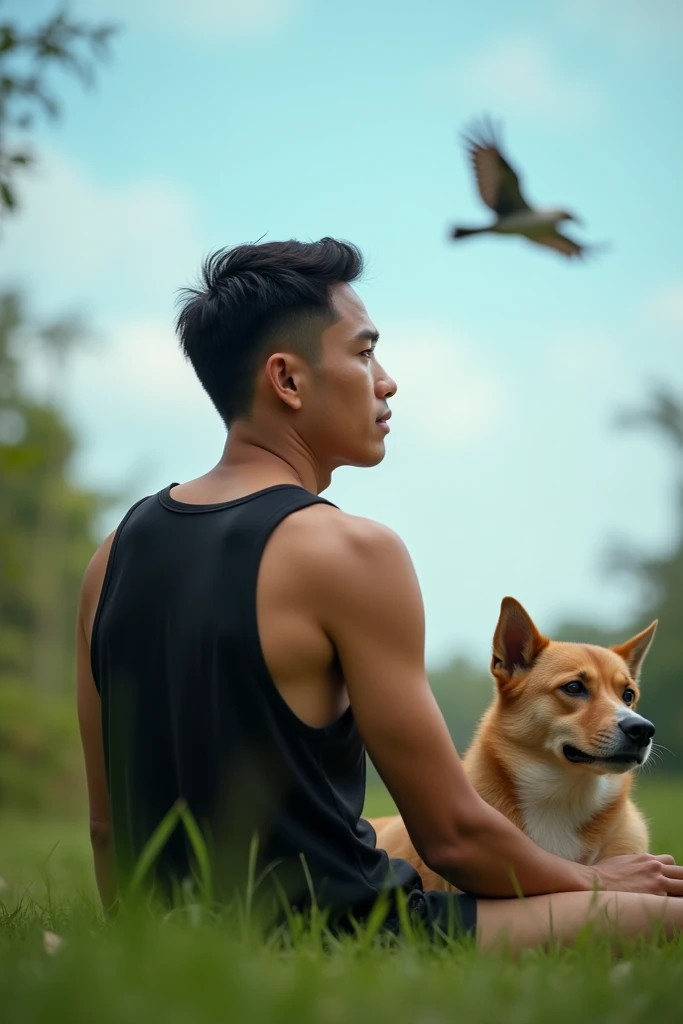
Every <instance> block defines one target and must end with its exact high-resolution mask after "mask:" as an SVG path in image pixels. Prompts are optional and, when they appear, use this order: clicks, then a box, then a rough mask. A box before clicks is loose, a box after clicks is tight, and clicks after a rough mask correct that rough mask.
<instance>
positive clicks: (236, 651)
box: [78, 238, 683, 948]
mask: <svg viewBox="0 0 683 1024" xmlns="http://www.w3.org/2000/svg"><path fill="white" fill-rule="evenodd" d="M361 270H362V259H361V255H360V253H359V252H358V251H357V250H356V249H355V248H354V247H353V246H351V245H349V244H347V243H343V242H338V241H335V240H334V239H330V238H324V239H322V240H321V241H319V242H315V243H311V244H303V243H299V242H294V241H290V242H272V243H266V244H260V245H244V246H238V247H237V248H234V249H232V250H229V251H221V252H218V253H216V254H215V255H214V256H212V257H211V258H210V259H208V260H207V261H206V263H205V265H204V273H203V284H202V287H201V288H200V289H198V290H193V291H190V292H188V294H187V295H186V302H185V305H184V307H183V308H182V311H181V313H180V316H179V319H178V331H179V335H180V340H181V344H182V347H183V350H184V352H185V354H186V355H187V357H188V359H189V360H190V362H191V363H192V365H193V367H194V369H195V372H196V373H197V376H198V377H199V380H200V381H201V383H202V385H203V387H204V388H205V390H206V392H207V394H208V395H209V397H210V398H211V400H212V401H213V403H214V405H215V406H216V408H217V410H218V412H219V413H220V414H221V416H222V418H223V420H224V422H225V424H226V426H227V427H228V428H229V434H228V438H227V442H226V444H225V449H224V451H223V454H222V456H221V458H220V461H219V462H218V464H217V465H216V466H214V468H213V469H211V470H209V472H208V473H206V474H205V475H203V476H201V477H199V478H198V479H196V480H192V481H190V482H189V483H184V484H180V485H178V484H172V485H171V486H169V487H166V488H165V489H164V490H162V491H161V492H160V493H159V494H157V495H152V496H150V497H147V498H145V499H143V500H142V501H141V502H139V503H138V504H137V505H136V506H134V508H133V509H132V510H131V511H130V512H129V513H128V515H127V516H126V517H125V518H124V520H123V522H122V524H121V525H120V526H119V528H118V530H117V531H116V533H115V534H112V536H110V537H108V538H107V540H106V541H105V542H104V544H103V545H102V547H101V548H100V549H99V550H98V552H97V553H96V554H95V556H94V557H93V559H92V561H91V563H90V565H89V566H88V568H87V570H86V573H85V577H84V581H83V588H82V597H81V604H80V611H79V618H78V709H79V719H80V726H81V735H82V741H83V749H84V755H85V764H86V772H87V778H88V788H89V799H90V820H91V836H92V844H93V850H94V858H95V870H96V876H97V882H98V886H99V889H100V893H101V896H102V900H103V902H104V904H105V906H110V905H112V904H113V903H114V901H115V899H116V894H117V886H118V885H119V883H120V881H121V880H122V879H124V880H125V877H126V875H127V874H128V873H129V872H130V870H131V869H132V865H133V864H134V862H135V860H136V858H137V857H139V855H140V852H141V850H142V848H143V846H144V844H145V842H146V841H147V839H148V838H149V836H150V835H151V834H152V832H153V831H154V829H155V828H156V826H157V825H158V823H159V821H160V820H161V819H162V818H163V816H164V815H165V814H166V812H167V811H168V810H169V809H170V808H171V807H172V805H173V804H174V802H175V801H176V800H177V799H179V798H183V799H184V800H185V801H186V802H187V805H188V806H189V808H190V810H191V811H192V813H193V815H194V817H195V818H196V819H197V821H199V823H200V825H201V827H202V829H203V831H204V835H205V837H206V840H207V843H208V845H209V848H210V850H211V855H212V864H213V870H214V873H215V876H216V885H217V890H218V892H219V894H220V896H221V898H222V899H223V898H224V899H230V898H231V897H232V895H234V891H235V887H237V889H238V890H239V886H240V884H242V882H243V881H244V878H245V876H246V872H247V864H248V861H249V844H250V842H251V840H252V838H254V837H255V838H256V840H257V843H258V858H257V870H259V871H260V870H261V869H263V870H265V872H266V880H265V882H263V883H262V885H261V887H260V891H261V892H262V893H264V894H265V893H275V894H278V893H279V894H280V896H282V897H283V898H284V899H285V900H286V901H288V902H289V903H290V905H292V906H294V907H305V906H306V905H307V904H308V902H309V901H310V899H311V898H312V897H315V899H316V901H317V903H318V904H319V905H320V906H322V907H324V908H325V909H326V910H327V911H328V912H329V914H330V920H331V921H333V922H336V923H337V924H338V925H339V926H340V927H343V926H344V922H348V918H349V917H350V916H352V917H354V918H356V919H360V920H362V919H363V918H364V917H366V915H367V914H368V913H369V911H370V909H371V907H372V906H373V904H374V903H375V901H376V899H377V897H378V894H379V893H385V894H386V897H387V900H388V903H387V907H388V913H389V918H388V927H392V928H394V929H396V928H397V927H398V921H399V917H398V916H397V915H396V912H395V911H396V904H397V899H396V893H397V892H398V891H401V892H404V893H406V894H407V895H408V896H409V903H408V906H409V909H410V912H411V913H413V914H414V915H415V917H416V918H419V919H420V920H422V921H423V922H424V923H425V924H426V925H427V927H428V928H432V929H437V928H442V927H444V926H445V925H446V924H447V923H450V924H452V923H453V922H455V923H456V925H457V927H459V928H460V929H462V931H464V932H473V933H475V934H476V936H477V940H478V942H479V943H480V944H481V945H482V946H484V947H490V946H492V945H494V944H496V943H498V942H500V941H503V940H505V941H507V942H509V943H510V944H511V945H512V946H513V947H515V948H521V947H524V946H528V945H536V944H539V943H543V942H546V941H547V940H548V939H549V936H550V934H551V930H552V933H553V937H554V940H555V941H560V942H571V941H572V940H573V939H574V937H575V936H576V935H577V934H578V932H579V930H580V929H581V928H582V927H583V926H584V924H585V923H586V921H587V920H589V919H593V920H595V922H596V925H597V926H598V927H603V928H608V927H609V926H610V922H611V921H613V920H614V919H615V918H616V916H617V914H618V919H619V930H620V932H621V934H622V935H635V934H642V933H649V932H650V930H651V929H652V928H653V927H654V926H655V925H656V924H657V923H658V922H663V923H664V926H665V927H666V928H667V929H668V930H669V931H670V932H671V931H673V930H674V929H675V928H676V927H680V926H681V925H683V901H682V902H679V901H677V900H671V901H667V900H666V899H665V898H664V897H666V896H667V895H668V896H679V895H683V869H681V868H680V867H677V866H676V865H675V864H674V862H673V858H671V857H668V856H660V857H655V856H647V855H646V856H633V857H618V858H615V859H613V860H611V861H604V862H602V863H600V864H598V865H596V866H595V867H593V868H586V867H584V866H581V865H578V864H574V863H571V862H569V861H565V860H563V859H561V858H559V857H556V856H554V855H551V854H549V853H546V852H545V851H544V850H542V849H541V848H539V847H538V846H536V845H535V844H534V843H533V842H532V841H531V840H530V839H528V838H527V837H526V836H525V835H524V834H523V833H522V832H520V831H519V830H518V829H517V828H516V827H514V826H513V825H512V824H511V823H510V822H509V821H508V820H507V819H506V818H504V817H503V816H502V815H501V814H499V813H498V812H497V811H495V810H494V809H493V808H491V807H490V806H489V805H488V804H486V803H485V802H484V801H483V800H482V799H481V798H480V797H479V796H478V795H477V793H476V792H475V791H474V790H473V788H472V786H471V785H470V783H469V782H468V780H467V778H466V776H465V774H464V772H463V769H462V766H461V763H460V760H459V758H458V754H457V753H456V751H455V749H454V747H453V744H452V741H451V739H450V736H449V734H448V731H447V729H446V725H445V723H444V720H443V717H442V715H441V713H440V711H439V708H438V706H437V704H436V702H435V700H434V697H433V694H432V691H431V689H430V686H429V683H428V680H427V676H426V672H425V665H424V618H423V608H422V601H421V596H420V590H419V587H418V583H417V580H416V577H415V573H414V570H413V567H412V564H411V561H410V558H409V556H408V554H407V552H406V550H405V548H404V546H403V544H402V543H401V541H400V540H399V539H398V537H396V536H395V535H394V534H393V533H392V532H391V531H390V530H388V529H386V528H385V527H383V526H380V525H378V524H377V523H374V522H371V521H368V520H365V519H359V518H356V517H354V516H349V515H346V514H345V513H344V512H342V511H340V510H339V509H338V508H336V507H335V506H333V505H331V504H330V503H329V502H326V501H325V500H324V499H322V498H320V497H319V495H320V494H321V492H323V491H324V490H325V489H326V488H327V487H328V486H329V484H330V480H331V476H332V473H333V471H334V470H335V469H337V468H338V467H339V466H365V467H371V466H375V465H377V464H378V463H379V462H381V460H382V459H383V457H384V453H385V442H386V437H387V434H388V432H389V422H388V420H389V416H390V411H389V405H388V403H389V400H390V399H391V398H392V397H393V396H394V394H395V393H396V384H395V382H394V381H393V380H392V379H391V377H390V376H389V375H388V373H387V372H386V371H385V370H384V368H383V367H382V366H381V364H380V363H379V361H378V358H377V353H376V344H377V339H378V333H377V330H376V328H375V326H374V325H373V323H372V322H371V320H370V319H369V316H368V313H367V311H366V309H365V307H364V305H363V303H362V302H361V300H360V299H359V297H358V295H357V294H356V292H355V291H354V290H353V288H352V287H351V283H352V282H353V281H355V280H356V279H357V278H358V277H359V275H360V273H361ZM406 483H407V485H409V481H407V482H406ZM425 501H426V502H427V503H428V496H425ZM427 514H428V510H427ZM364 746H365V747H366V748H367V750H368V752H369V754H370V756H371V758H372V760H373V762H374V763H375V765H376V766H377V769H378V771H379V773H380V774H381V776H382V778H383V779H384V781H385V783H386V785H387V788H388V789H389V791H390V793H391V794H392V796H393V797H394V799H395V801H396V804H397V806H398V809H399V811H400V813H401V814H402V816H403V818H404V820H405V822H406V825H407V828H408V831H409V833H410V837H411V839H412V841H413V843H414V845H415V847H416V849H417V850H418V851H419V853H420V855H421V856H422V857H423V859H424V861H425V862H426V863H427V864H428V865H429V866H430V867H432V868H433V869H434V870H435V871H437V872H438V873H439V874H441V875H443V876H445V877H446V878H448V879H449V880H450V881H451V882H452V883H453V884H454V886H457V887H458V889H460V890H462V891H463V893H464V894H469V895H463V894H457V893H427V894H423V893H421V892H420V888H421V885H420V879H419V876H418V875H417V873H416V872H415V871H414V869H413V868H412V867H411V866H410V865H408V864H407V863H405V862H402V861H400V860H394V861H392V862H391V863H390V862H389V861H388V858H387V855H386V853H384V852H383V851H381V850H377V849H376V847H375V841H374V840H375V837H374V834H373V832H372V829H371V828H370V827H369V826H368V824H367V823H366V822H363V821H362V820H361V818H360V815H361V811H362V807H363V800H364V792H365V775H364ZM191 869H192V855H191V851H190V848H189V844H188V843H187V841H186V838H185V835H184V833H183V830H182V828H180V827H178V828H177V829H176V830H175V832H174V833H173V835H172V836H171V838H170V840H169V842H168V843H167V844H166V846H165V847H164V850H163V852H162V854H161V856H160V858H159V861H158V864H157V867H156V873H155V877H156V884H157V886H158V887H159V889H160V891H162V892H164V891H165V892H170V891H171V887H172V885H173V883H174V881H175V882H178V881H181V880H182V878H183V877H185V876H186V875H188V874H189V873H190V871H191ZM270 881H272V883H273V884H272V886H271V885H269V882H270ZM516 886H518V887H519V888H520V889H521V891H522V892H523V893H524V894H525V896H527V897H528V898H527V899H525V900H519V899H510V898H509V897H513V896H514V895H515V892H516ZM595 889H599V890H600V892H598V893H596V892H594V890H595ZM311 890H312V892H311ZM268 898H271V897H268ZM266 903H267V899H266V896H265V895H264V906H265V905H266ZM551 922H552V923H551Z"/></svg>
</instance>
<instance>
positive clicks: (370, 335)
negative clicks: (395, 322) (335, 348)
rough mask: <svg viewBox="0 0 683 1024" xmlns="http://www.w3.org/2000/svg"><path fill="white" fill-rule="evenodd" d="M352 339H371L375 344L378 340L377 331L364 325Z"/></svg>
mask: <svg viewBox="0 0 683 1024" xmlns="http://www.w3.org/2000/svg"><path fill="white" fill-rule="evenodd" d="M353 340H354V341H371V342H372V343H373V344H375V345H376V344H377V342H378V341H379V331H372V330H370V328H369V327H364V328H363V330H362V331H359V332H358V334H356V336H355V337H354V339H353Z"/></svg>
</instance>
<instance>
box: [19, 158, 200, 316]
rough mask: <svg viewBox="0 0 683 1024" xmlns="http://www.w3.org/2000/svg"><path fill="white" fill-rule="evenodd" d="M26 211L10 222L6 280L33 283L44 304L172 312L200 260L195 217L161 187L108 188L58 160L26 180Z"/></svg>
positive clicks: (174, 191) (45, 162) (178, 194)
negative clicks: (179, 290) (181, 287)
mask: <svg viewBox="0 0 683 1024" xmlns="http://www.w3.org/2000/svg"><path fill="white" fill-rule="evenodd" d="M21 201H22V209H21V211H20V213H19V215H18V216H17V217H16V218H15V219H9V220H7V221H6V226H5V229H4V234H5V237H4V239H3V245H2V247H1V249H0V272H2V274H3V276H4V278H5V280H8V279H9V280H11V281H15V282H19V283H22V282H27V283H28V284H30V286H31V292H32V297H34V296H35V300H36V301H37V302H39V303H40V304H41V305H46V304H47V305H48V306H50V307H51V308H52V310H53V312H54V311H61V310H63V309H64V306H65V304H69V303H71V304H75V305H78V306H83V305H85V307H86V309H87V307H89V306H97V308H98V309H99V310H104V311H106V314H107V315H109V316H110V315H111V313H112V310H117V309H120V308H121V306H122V305H123V306H124V307H127V308H130V307H132V308H138V309H140V308H141V309H145V308H152V307H154V306H156V307H159V308H167V309H170V308H172V303H173V300H174V294H175V290H176V289H177V287H178V286H179V285H182V284H184V283H185V282H186V281H187V280H188V279H191V278H192V276H193V274H194V273H195V271H196V267H197V262H198V256H199V254H200V253H201V246H200V242H199V234H198V230H197V221H198V215H197V213H196V212H195V209H194V206H193V204H192V202H191V200H190V199H189V198H188V196H187V195H186V194H185V193H184V192H182V191H181V190H180V189H178V188H177V187H175V186H173V185H171V184H169V183H168V182H164V181H138V182H131V183H128V184H116V185H114V184H110V183H102V182H98V181H96V180H94V179H93V178H92V177H90V176H89V175H88V174H87V173H86V172H85V171H84V170H83V168H81V167H79V166H78V165H77V164H75V163H73V162H72V161H70V160H68V159H67V158H65V157H64V156H62V155H59V154H57V153H54V152H51V153H45V154H44V155H43V159H42V161H41V163H40V166H39V167H38V168H37V170H36V172H35V174H33V175H32V176H30V177H29V178H27V179H25V180H24V184H23V187H22V191H21Z"/></svg>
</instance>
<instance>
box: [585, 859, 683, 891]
mask: <svg viewBox="0 0 683 1024" xmlns="http://www.w3.org/2000/svg"><path fill="white" fill-rule="evenodd" d="M589 871H590V872H591V874H592V877H593V884H594V885H595V887H596V888H598V889H602V890H603V891H605V892H639V893H651V894H652V895H653V896H683V867H681V866H679V865H678V864H676V861H675V860H674V859H673V857H671V856H670V855H669V854H668V853H661V854H657V855H655V854H652V853H637V854H625V855H622V856H620V857H610V858H609V859H608V860H601V861H599V862H598V863H597V864H596V865H595V866H594V867H592V868H590V869H589Z"/></svg>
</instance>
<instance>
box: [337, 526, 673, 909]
mask: <svg viewBox="0 0 683 1024" xmlns="http://www.w3.org/2000/svg"><path fill="white" fill-rule="evenodd" d="M324 561H325V563H326V564H324V565H321V569H322V570H323V571H325V572H326V573H327V579H328V580H329V579H333V580H334V586H333V587H330V586H329V585H328V587H327V588H325V590H324V595H325V596H324V601H323V606H322V607H323V615H324V622H323V626H324V628H325V630H326V631H327V633H328V635H329V636H330V637H331V639H332V641H333V643H334V644H335V647H336V650H337V652H338V654H339V658H340V661H341V665H342V669H343V672H344V678H345V680H346V684H347V687H348V691H349V696H350V700H351V704H352V707H353V710H354V716H355V719H356V723H357V725H358V729H359V731H360V733H361V736H362V738H363V740H364V742H365V744H366V747H367V749H368V753H369V754H370V757H371V758H372V760H373V762H374V764H375V766H376V767H377V770H378V772H379V773H380V775H381V777H382V779H383V780H384V782H385V784H386V786H387V788H388V790H389V792H390V793H391V795H392V797H393V798H394V800H395V801H396V805H397V807H398V809H399V811H400V813H401V815H402V817H403V819H404V821H405V824H406V827H407V829H408V833H409V835H410V838H411V840H412V842H413V845H414V846H415V849H416V850H417V851H418V853H419V854H420V856H421V857H422V859H423V860H424V862H425V863H426V864H427V865H428V866H429V867H430V868H431V869H432V870H434V871H436V872H437V873H438V874H440V875H442V876H444V877H445V878H446V879H448V880H449V881H450V882H452V883H453V884H454V885H455V886H457V887H458V888H460V889H464V890H465V891H468V892H472V893H475V894H478V895H482V896H512V895H514V894H515V892H516V891H518V888H519V889H521V891H522V892H523V893H524V894H526V895H537V894H543V893H552V892H570V891H579V890H588V889H591V888H593V886H594V885H595V884H596V883H597V884H598V885H599V886H600V887H602V888H617V889H623V890H631V891H641V892H665V891H666V892H671V893H672V894H674V892H675V893H676V894H678V889H681V891H683V888H682V886H683V883H681V881H680V877H679V876H680V874H681V869H679V868H676V867H675V866H673V867H671V868H668V867H666V865H665V864H663V862H662V861H659V860H656V859H655V858H649V857H647V856H645V857H643V858H640V859H638V858H630V857H627V858H618V859H617V860H619V862H620V863H619V864H617V863H616V861H612V862H604V864H605V870H604V871H603V872H602V874H601V873H600V872H601V869H600V868H587V867H584V866H583V865H579V864H575V863H574V862H571V861H567V860H564V859H563V858H561V857H557V856H555V855H553V854H550V853H547V852H546V851H545V850H543V849H541V848H540V847H539V846H537V845H536V844H535V843H534V842H533V841H532V840H531V839H529V838H528V837H527V836H526V835H525V834H524V833H523V832H521V831H520V830H519V829H518V828H517V827H516V826H515V825H513V824H512V823H511V822H510V821H509V820H508V819H507V818H505V817H504V815H502V814H500V813H499V812H498V811H497V810H495V809H494V808H493V807H491V806H490V805H489V804H487V803H486V802H485V801H484V800H483V799H482V798H481V797H480V796H479V795H478V793H477V792H476V790H475V789H474V788H473V786H472V784H471V783H470V781H469V779H468V778H467V775H466V774H465V771H464V768H463V765H462V762H461V761H460V758H459V757H458V754H457V752H456V750H455V747H454V745H453V742H452V740H451V737H450V735H449V733H448V729H447V727H446V723H445V721H444V719H443V715H442V714H441V711H440V709H439V707H438V705H437V703H436V700H435V698H434V695H433V693H432V690H431V687H430V685H429V681H428V679H427V675H426V671H425V665H424V610H423V604H422V597H421V594H420V589H419V585H418V582H417V578H416V575H415V571H414V569H413V566H412V563H411V560H410V557H409V555H408V553H407V551H406V549H405V546H404V545H403V544H402V542H401V541H400V540H399V538H398V537H396V535H395V534H393V533H392V532H391V531H390V530H387V529H386V528H384V527H381V526H379V525H378V524H376V523H372V522H369V521H367V520H356V519H353V518H351V517H344V520H343V521H342V519H341V517H340V518H339V521H338V523H337V530H336V533H335V534H334V537H333V538H331V543H330V544H329V546H328V552H327V555H326V558H325V560H324ZM320 592H321V593H323V588H322V587H321V588H320ZM666 860H667V862H668V863H671V864H672V863H673V861H672V858H666ZM666 872H671V873H673V875H674V876H675V877H674V878H673V879H670V880H667V879H666V878H665V877H664V876H665V874H666ZM596 874H597V878H596ZM517 887H518V888H517Z"/></svg>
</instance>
